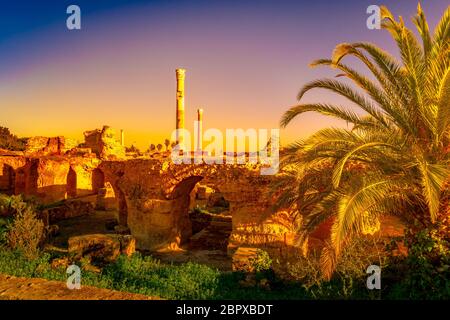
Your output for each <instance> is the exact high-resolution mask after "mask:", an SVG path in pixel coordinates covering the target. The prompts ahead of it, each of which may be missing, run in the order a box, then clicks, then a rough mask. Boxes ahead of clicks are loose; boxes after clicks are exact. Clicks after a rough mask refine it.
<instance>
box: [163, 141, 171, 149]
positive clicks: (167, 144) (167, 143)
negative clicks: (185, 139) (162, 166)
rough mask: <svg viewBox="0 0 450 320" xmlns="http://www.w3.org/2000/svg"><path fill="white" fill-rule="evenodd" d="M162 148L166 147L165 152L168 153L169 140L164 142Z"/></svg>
mask: <svg viewBox="0 0 450 320" xmlns="http://www.w3.org/2000/svg"><path fill="white" fill-rule="evenodd" d="M164 146H165V147H166V151H168V150H169V146H170V140H169V139H166V140H164Z"/></svg>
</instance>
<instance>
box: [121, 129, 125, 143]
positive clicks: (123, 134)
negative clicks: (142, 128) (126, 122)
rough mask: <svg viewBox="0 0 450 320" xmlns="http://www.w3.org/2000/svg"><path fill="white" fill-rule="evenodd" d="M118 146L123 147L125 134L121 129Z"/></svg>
mask: <svg viewBox="0 0 450 320" xmlns="http://www.w3.org/2000/svg"><path fill="white" fill-rule="evenodd" d="M120 145H121V146H122V147H125V132H124V131H123V129H121V130H120Z"/></svg>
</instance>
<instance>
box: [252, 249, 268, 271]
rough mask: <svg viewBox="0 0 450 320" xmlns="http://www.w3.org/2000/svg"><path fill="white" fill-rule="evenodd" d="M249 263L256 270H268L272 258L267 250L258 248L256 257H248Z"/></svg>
mask: <svg viewBox="0 0 450 320" xmlns="http://www.w3.org/2000/svg"><path fill="white" fill-rule="evenodd" d="M250 263H251V264H252V267H253V268H254V270H255V271H256V272H263V271H268V270H270V269H271V268H272V259H271V258H270V256H269V254H268V253H267V251H264V250H261V249H258V250H257V251H256V257H255V258H251V259H250Z"/></svg>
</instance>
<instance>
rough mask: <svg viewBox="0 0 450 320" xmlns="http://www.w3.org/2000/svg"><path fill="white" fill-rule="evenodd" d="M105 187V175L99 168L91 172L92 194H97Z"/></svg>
mask: <svg viewBox="0 0 450 320" xmlns="http://www.w3.org/2000/svg"><path fill="white" fill-rule="evenodd" d="M104 187H105V174H104V173H103V171H102V170H100V169H99V168H95V169H94V170H93V171H92V192H93V193H98V190H99V189H102V188H104Z"/></svg>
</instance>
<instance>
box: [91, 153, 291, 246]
mask: <svg viewBox="0 0 450 320" xmlns="http://www.w3.org/2000/svg"><path fill="white" fill-rule="evenodd" d="M100 168H101V170H102V171H103V172H105V175H107V176H108V180H109V181H113V187H114V191H115V192H116V194H117V192H120V193H123V195H124V198H125V199H124V201H125V202H126V209H127V219H126V220H127V225H128V227H129V228H130V230H131V233H132V234H133V235H134V236H135V237H136V239H137V246H138V247H139V248H145V249H149V250H161V249H174V248H177V247H178V246H179V245H180V244H182V243H183V242H185V241H186V240H187V239H188V238H189V237H190V233H191V230H192V229H191V225H190V221H189V217H188V209H189V203H190V193H191V191H192V189H193V188H194V187H195V185H196V184H197V183H198V182H200V181H201V184H202V185H205V186H207V187H210V188H213V189H214V190H217V191H218V192H220V193H221V194H222V195H223V196H224V198H225V199H226V200H227V201H228V202H229V204H230V208H229V213H230V214H231V216H232V225H233V230H232V233H231V236H230V242H229V246H228V247H229V253H230V254H231V253H232V252H233V251H234V250H235V249H236V248H237V247H239V246H244V245H247V246H256V247H267V248H276V250H278V249H279V248H281V247H286V246H292V245H293V234H294V223H293V222H292V221H291V220H290V218H289V215H287V214H286V213H283V212H280V213H274V212H273V211H272V208H271V203H270V199H269V197H268V196H267V194H266V193H267V191H268V187H269V184H270V182H271V179H272V177H270V176H261V175H260V167H259V166H258V165H226V164H224V165H204V164H202V165H186V164H181V165H175V164H173V162H172V161H171V159H170V158H165V159H135V160H128V161H104V162H103V163H102V164H101V165H100Z"/></svg>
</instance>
